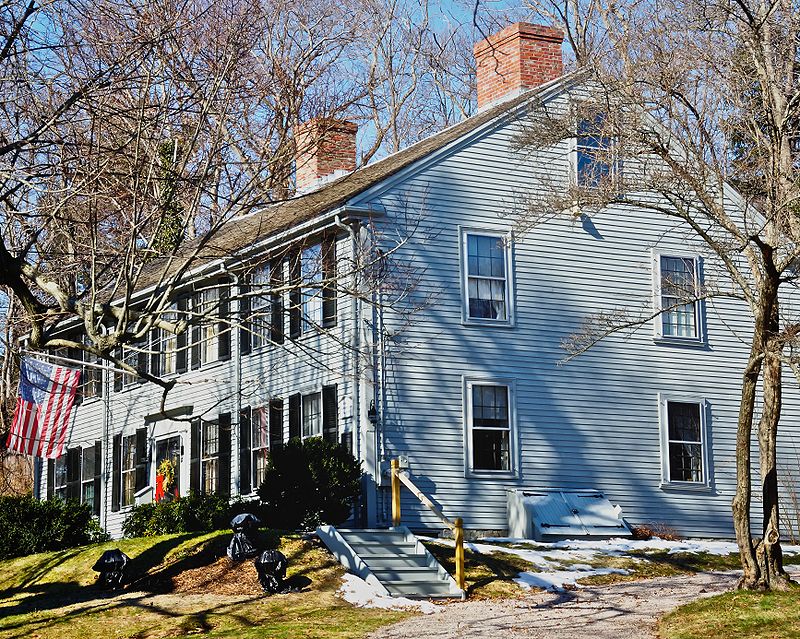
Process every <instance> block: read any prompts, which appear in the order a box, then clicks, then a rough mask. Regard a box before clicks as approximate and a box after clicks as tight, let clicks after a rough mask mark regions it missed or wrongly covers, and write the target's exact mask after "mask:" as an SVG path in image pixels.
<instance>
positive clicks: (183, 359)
mask: <svg viewBox="0 0 800 639" xmlns="http://www.w3.org/2000/svg"><path fill="white" fill-rule="evenodd" d="M188 301H189V300H188V299H187V298H185V297H181V298H179V299H178V303H177V306H178V321H180V320H183V319H186V308H187V304H188ZM190 330H191V328H187V329H186V330H185V331H183V332H182V333H180V334H179V335H176V336H175V349H176V353H175V370H176V371H177V372H179V373H185V372H186V371H187V370H188V365H187V361H188V358H187V356H186V347H187V345H188V342H189V340H188V337H189V331H190Z"/></svg>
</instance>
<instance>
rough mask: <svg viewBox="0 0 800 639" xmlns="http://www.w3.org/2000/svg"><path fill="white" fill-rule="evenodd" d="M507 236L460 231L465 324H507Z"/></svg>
mask: <svg viewBox="0 0 800 639" xmlns="http://www.w3.org/2000/svg"><path fill="white" fill-rule="evenodd" d="M509 257H510V248H509V242H508V236H506V235H504V234H499V233H491V232H485V231H475V232H473V231H467V230H464V231H462V261H463V281H464V289H463V299H464V304H463V308H464V311H463V312H464V319H465V321H468V322H471V321H477V322H487V323H498V324H510V323H511V317H512V313H511V295H510V292H511V286H510V281H509V279H510V278H509V262H510V259H509Z"/></svg>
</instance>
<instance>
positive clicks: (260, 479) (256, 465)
mask: <svg viewBox="0 0 800 639" xmlns="http://www.w3.org/2000/svg"><path fill="white" fill-rule="evenodd" d="M268 458H269V451H268V450H267V449H266V448H264V449H261V450H254V451H253V490H258V487H259V486H261V484H263V483H264V477H266V474H267V459H268Z"/></svg>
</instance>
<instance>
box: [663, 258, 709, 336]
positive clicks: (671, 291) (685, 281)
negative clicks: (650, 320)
mask: <svg viewBox="0 0 800 639" xmlns="http://www.w3.org/2000/svg"><path fill="white" fill-rule="evenodd" d="M699 266H700V264H699V258H697V257H681V256H674V255H656V256H655V259H654V267H655V268H654V270H655V273H654V279H655V289H656V294H655V296H656V305H657V309H658V310H660V313H659V316H658V317H657V318H656V335H657V336H658V337H663V338H668V339H675V340H701V339H702V337H703V335H702V330H701V312H700V310H701V307H700V301H699V296H700V268H699Z"/></svg>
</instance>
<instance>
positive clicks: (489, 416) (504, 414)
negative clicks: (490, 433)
mask: <svg viewBox="0 0 800 639" xmlns="http://www.w3.org/2000/svg"><path fill="white" fill-rule="evenodd" d="M472 425H473V426H475V427H479V426H486V427H492V428H506V429H507V428H508V427H509V424H508V388H507V387H506V386H473V387H472Z"/></svg>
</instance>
